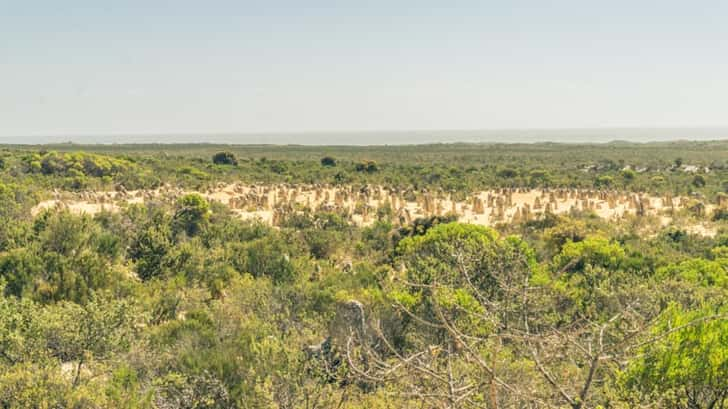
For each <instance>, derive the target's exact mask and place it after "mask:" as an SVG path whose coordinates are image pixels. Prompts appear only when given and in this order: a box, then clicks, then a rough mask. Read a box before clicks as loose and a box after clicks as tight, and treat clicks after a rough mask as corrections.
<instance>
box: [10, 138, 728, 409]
mask: <svg viewBox="0 0 728 409" xmlns="http://www.w3.org/2000/svg"><path fill="white" fill-rule="evenodd" d="M727 147H728V145H726V143H725V142H720V141H719V142H701V143H682V142H680V143H670V144H647V145H635V144H624V143H613V144H604V145H560V144H535V145H481V144H453V145H427V146H409V147H405V146H389V147H305V146H288V147H275V146H263V145H261V146H247V147H240V146H232V145H231V146H215V145H209V146H208V145H179V146H177V145H169V146H167V145H165V146H161V145H139V146H123V145H122V146H113V147H112V146H103V145H98V146H88V147H79V146H76V145H57V146H52V147H48V148H47V150H46V148H43V150H41V148H35V147H23V148H22V149H23V150H21V148H18V147H12V148H9V149H6V150H4V151H3V153H2V155H0V159H1V160H0V286H1V288H2V297H0V407H3V408H49V409H50V408H117V407H118V408H125V409H142V408H144V409H147V408H149V409H152V408H159V409H162V408H170V409H171V408H179V407H189V408H217V407H220V408H234V407H244V408H271V407H274V408H299V407H340V408H342V409H343V408H360V409H361V408H369V409H374V408H392V407H427V408H429V407H450V408H453V409H455V408H458V409H465V408H467V409H470V408H475V407H496V406H498V407H533V406H538V407H541V406H543V407H566V406H568V407H572V408H577V407H578V408H585V407H599V405H601V406H602V407H615V408H617V407H637V406H639V405H643V406H646V405H650V404H651V405H653V406H659V407H685V408H687V407H690V408H697V407H711V405H713V406H712V407H720V405H725V391H726V390H728V386H726V385H725V380H726V379H728V374H726V351H725V347H724V345H728V340H726V339H725V336H726V333H728V328H726V327H725V323H726V322H727V321H726V319H725V314H726V305H725V301H724V300H726V299H727V298H726V291H728V279H727V278H726V277H727V276H728V275H727V271H728V250H727V249H728V236H727V235H726V232H727V231H728V230H726V224H725V217H724V214H725V211H724V210H725V209H724V208H721V207H720V206H716V204H718V203H720V202H721V200H724V199H721V197H722V196H720V195H719V192H720V191H722V190H725V186H724V184H725V180H726V179H727V178H728V173H726V172H728V163H726V161H725V158H724V157H723V156H725V154H724V152H725V151H726V148H727ZM80 150H83V152H80ZM677 156H680V157H681V158H682V160H681V161H680V163H679V165H680V166H677V167H675V166H674V165H675V163H674V160H673V158H675V157H677ZM210 158H212V160H210ZM236 158H246V159H241V160H237V159H236ZM334 158H336V159H334ZM683 164H684V165H685V166H682V165H683ZM687 166H697V167H699V168H701V169H702V168H703V167H706V166H708V167H710V172H701V173H699V174H695V173H690V172H688V171H687V170H688V169H687ZM623 169H625V170H623ZM627 169H634V170H627ZM227 182H240V183H244V184H256V185H258V186H260V185H261V184H262V185H265V186H270V185H273V184H281V185H283V184H297V183H306V184H321V185H325V184H346V185H347V186H349V185H350V187H351V189H352V191H361V192H364V191H367V190H370V189H371V187H372V186H386V187H390V188H393V189H398V190H399V191H400V192H401V194H402V195H404V196H406V197H408V198H410V199H414V198H415V197H416V196H419V195H420V194H422V192H425V191H426V192H428V193H432V194H437V195H440V194H445V195H452V196H453V197H455V198H458V200H460V198H462V197H463V196H464V195H465V194H466V193H468V192H472V191H475V190H478V189H496V188H500V187H526V188H527V187H549V188H562V187H574V188H586V189H596V188H598V189H604V190H616V189H629V190H633V191H634V192H650V193H653V194H666V193H670V194H671V195H673V197H677V196H682V197H687V196H688V195H690V198H691V202H690V203H688V206H689V207H690V208H691V210H689V211H688V212H686V213H687V214H684V213H680V212H675V213H674V214H670V215H669V216H671V217H673V218H674V220H675V223H674V224H675V225H674V226H667V227H662V225H661V224H660V220H658V219H657V218H649V217H625V218H624V219H621V220H609V221H605V220H601V219H598V218H597V217H595V216H593V215H589V214H582V213H579V212H574V213H573V214H570V215H569V216H568V217H567V216H563V215H546V216H543V217H540V218H536V219H534V220H530V221H528V222H525V223H523V224H502V225H498V226H497V229H492V228H486V227H479V226H474V225H467V224H461V223H456V217H455V216H452V215H444V216H431V217H426V218H421V219H416V220H414V221H413V222H411V223H405V222H404V220H402V221H399V220H396V219H397V217H396V216H397V213H396V210H397V209H393V208H392V207H388V206H382V207H380V209H378V211H377V214H376V216H375V215H374V214H373V213H370V216H371V220H372V223H371V224H370V225H368V226H358V225H356V224H354V223H352V222H351V220H352V219H351V215H350V214H348V213H347V211H345V210H342V209H335V210H331V209H328V210H323V209H314V210H312V209H307V208H306V209H304V208H302V207H297V206H292V207H291V208H290V209H286V210H287V211H286V212H285V213H284V214H283V215H282V216H281V217H280V223H279V225H278V226H275V227H271V226H267V225H265V224H264V223H262V222H255V221H243V220H241V219H240V218H239V217H238V215H237V214H236V213H235V212H236V210H234V209H228V207H227V206H226V205H223V204H221V203H218V202H214V201H211V202H208V201H207V200H206V199H205V198H204V197H203V196H202V195H199V194H185V195H178V194H177V193H174V194H173V193H171V192H180V191H184V192H191V191H198V192H204V191H207V190H208V189H210V188H214V187H215V186H217V184H218V183H227ZM136 188H152V189H155V188H159V192H161V194H160V195H159V197H158V198H157V199H155V200H146V201H145V203H144V204H126V203H119V208H118V209H117V210H118V211H115V212H101V213H97V214H96V215H94V216H93V217H92V216H88V215H83V216H80V215H76V214H73V213H72V212H69V211H64V210H56V209H51V210H48V211H43V212H40V213H37V214H33V215H31V213H30V209H31V207H33V206H34V205H35V204H37V203H38V201H39V200H45V199H51V198H54V199H59V200H63V199H64V198H65V197H68V195H71V194H73V195H75V196H76V197H83V195H85V194H86V193H85V192H78V190H102V191H110V192H111V194H113V195H117V194H118V195H119V196H123V197H126V198H128V200H129V202H130V203H133V202H136V200H135V199H136V196H134V192H128V190H132V189H136ZM66 190H76V192H73V193H69V192H66ZM384 199H385V200H386V198H384ZM710 209H713V211H712V213H711V214H707V213H708V211H709V210H710ZM362 210H363V208H362V206H358V208H356V209H355V210H354V213H355V214H357V215H358V214H360V213H361V212H362ZM701 212H702V213H706V214H704V215H701ZM661 216H662V215H661ZM664 216H668V214H667V213H665V214H664ZM709 218H710V219H709ZM696 223H702V224H704V226H705V228H706V229H709V230H710V231H711V232H713V231H714V232H715V233H716V234H715V235H705V236H701V235H698V234H695V231H694V230H693V229H692V227H693V225H694V224H696ZM509 234H517V235H518V236H511V235H509ZM346 308H348V310H347V309H346ZM524 323H527V324H528V325H525V324H524ZM602 345H603V346H604V350H603V351H602V353H601V354H598V355H597V354H593V356H592V355H590V353H592V352H593V351H599V350H600V348H601V346H602ZM367 354H369V355H367ZM595 356H596V360H595ZM368 357H369V358H371V357H376V359H369V360H367V358H368ZM534 357H537V358H538V359H536V358H534ZM593 362H597V364H596V365H594V366H593V367H594V370H593V381H592V382H591V384H590V385H587V386H588V388H584V385H585V381H586V380H587V379H588V376H589V373H590V372H591V371H590V368H591V367H592V363H593ZM352 364H353V365H354V366H352ZM357 365H358V366H357ZM418 368H419V369H418ZM377 370H379V372H376V371H377ZM362 371H363V372H362ZM363 373H364V374H363ZM544 373H546V374H548V375H549V376H550V378H551V379H550V380H549V379H548V378H547V376H545V375H544ZM369 375H373V376H371V377H369ZM451 385H454V390H463V391H468V392H467V393H468V395H467V398H465V399H462V400H447V399H446V398H444V397H445V396H447V393H448V391H449V390H450V386H451ZM554 385H557V386H558V387H556V386H554ZM458 388H463V389H458ZM582 390H586V392H585V393H584V394H583V396H582V393H581V392H582ZM422 391H428V392H429V394H428V396H427V397H426V398H423V396H422ZM564 395H567V396H569V397H570V398H569V399H567V398H565V397H564ZM493 396H495V398H494V399H495V400H496V401H497V405H495V404H494V403H493V401H491V399H492V398H493Z"/></svg>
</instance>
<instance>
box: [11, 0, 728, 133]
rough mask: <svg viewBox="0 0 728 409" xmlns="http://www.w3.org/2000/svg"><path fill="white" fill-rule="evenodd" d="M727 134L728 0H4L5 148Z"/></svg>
mask: <svg viewBox="0 0 728 409" xmlns="http://www.w3.org/2000/svg"><path fill="white" fill-rule="evenodd" d="M726 125H728V1H726V0H693V1H687V0H659V1H647V0H610V1H604V0H599V1H592V0H578V1H577V0H574V1H571V0H568V1H567V0H532V1H525V0H499V1H488V0H480V1H475V0H472V1H470V0H463V1H457V0H438V1H431V0H399V1H397V0H386V1H385V0H358V1H347V0H336V1H334V0H331V1H324V0H289V1H279V0H265V1H245V0H237V1H220V0H204V1H203V0H195V1H191V0H170V1H159V0H114V1H109V0H63V1H59V0H46V1H38V0H0V136H11V135H49V134H50V135H60V134H69V135H81V134H87V135H88V134H96V133H99V134H102V133H103V134H109V133H169V132H175V133H176V132H184V133H195V132H267V131H312V130H314V131H315V130H380V129H386V130H392V129H402V130H404V129H486V128H489V129H499V128H563V127H576V128H579V127H612V126H628V127H629V126H650V127H652V126H661V127H665V126H667V127H669V126H726Z"/></svg>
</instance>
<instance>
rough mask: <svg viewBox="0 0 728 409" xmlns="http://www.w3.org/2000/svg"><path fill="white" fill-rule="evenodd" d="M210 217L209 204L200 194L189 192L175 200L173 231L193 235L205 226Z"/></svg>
mask: <svg viewBox="0 0 728 409" xmlns="http://www.w3.org/2000/svg"><path fill="white" fill-rule="evenodd" d="M209 217H210V204H209V203H208V202H207V200H205V199H204V198H203V197H202V196H200V195H198V194H196V193H190V194H187V195H184V196H182V197H181V198H180V199H179V200H178V201H177V208H176V211H175V214H174V217H173V218H172V226H173V229H174V231H176V232H179V231H183V232H185V233H186V234H187V235H188V236H194V235H196V234H198V233H200V231H202V229H203V228H204V227H205V225H206V224H207V221H208V219H209Z"/></svg>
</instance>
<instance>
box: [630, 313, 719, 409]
mask: <svg viewBox="0 0 728 409" xmlns="http://www.w3.org/2000/svg"><path fill="white" fill-rule="evenodd" d="M716 315H722V318H720V319H714V318H711V317H715V316H716ZM726 317H728V310H726V308H725V307H723V308H719V309H716V308H710V307H707V308H703V309H701V310H698V311H682V310H680V309H679V308H676V307H673V308H671V309H669V310H668V311H666V313H665V316H664V317H663V319H662V321H661V322H660V323H659V324H658V325H657V326H656V327H655V329H654V332H655V334H660V333H662V332H665V331H667V336H664V337H659V336H657V335H656V338H657V339H656V340H655V341H653V342H649V343H647V344H646V345H645V346H644V347H643V350H642V351H641V353H640V354H639V356H638V358H637V359H635V360H634V361H632V362H631V363H630V365H629V366H628V368H627V370H626V371H625V372H624V374H623V375H622V382H623V383H624V385H625V387H626V389H627V390H628V391H632V392H635V395H636V396H635V397H634V398H633V399H635V400H636V401H638V402H640V401H641V402H650V403H655V402H659V404H660V405H661V406H664V407H675V408H714V407H722V406H724V405H725V404H726V403H728V394H727V393H726V391H728V319H727V318H726Z"/></svg>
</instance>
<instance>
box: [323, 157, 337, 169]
mask: <svg viewBox="0 0 728 409" xmlns="http://www.w3.org/2000/svg"><path fill="white" fill-rule="evenodd" d="M321 166H325V167H333V166H336V159H334V158H332V157H331V156H324V157H323V158H321Z"/></svg>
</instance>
